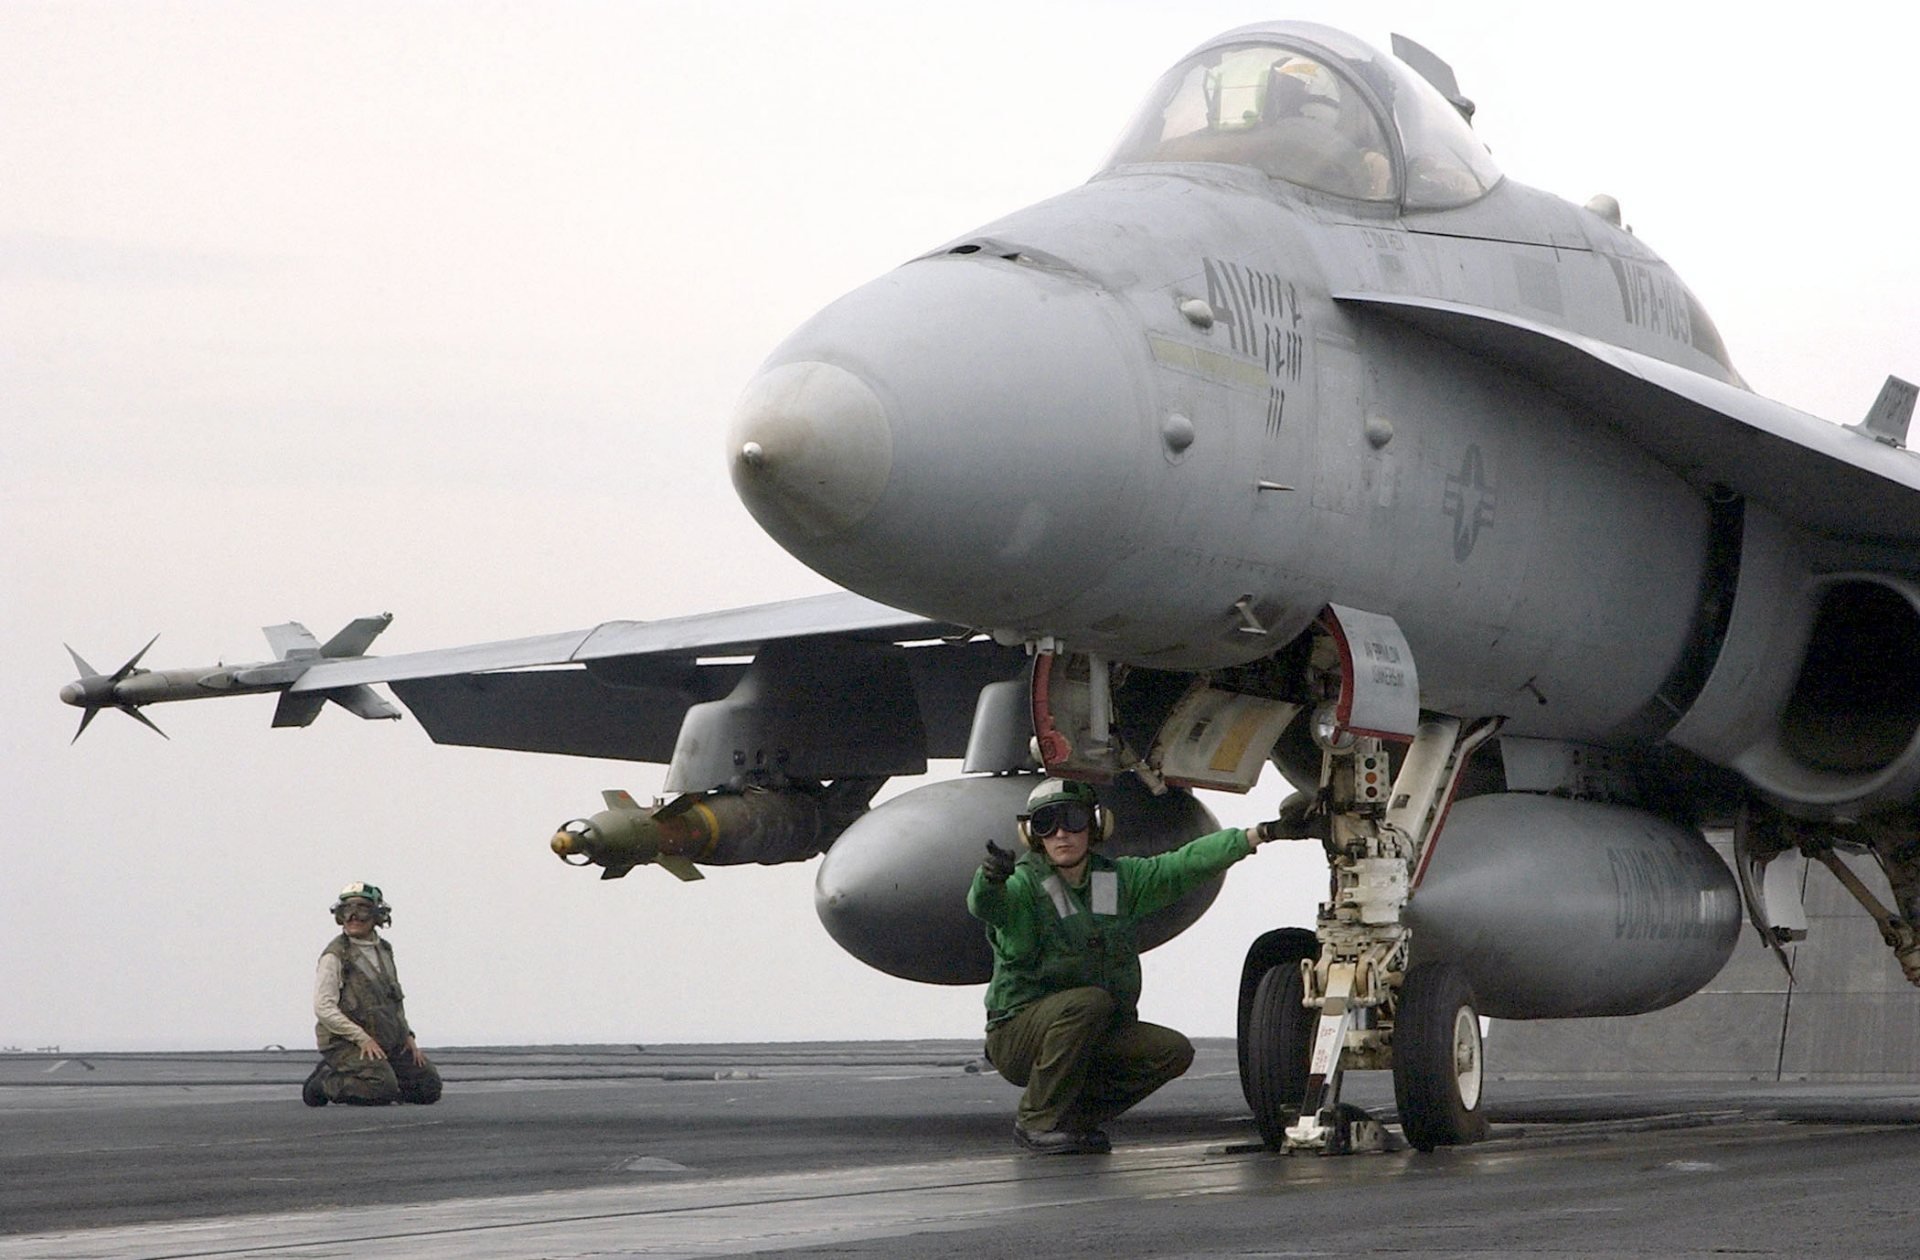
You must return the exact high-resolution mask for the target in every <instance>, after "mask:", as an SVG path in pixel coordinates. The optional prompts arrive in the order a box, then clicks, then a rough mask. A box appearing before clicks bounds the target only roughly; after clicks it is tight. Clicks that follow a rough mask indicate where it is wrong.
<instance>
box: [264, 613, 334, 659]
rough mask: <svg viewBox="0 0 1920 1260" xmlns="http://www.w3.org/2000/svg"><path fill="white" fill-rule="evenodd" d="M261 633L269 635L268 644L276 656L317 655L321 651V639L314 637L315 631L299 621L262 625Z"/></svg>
mask: <svg viewBox="0 0 1920 1260" xmlns="http://www.w3.org/2000/svg"><path fill="white" fill-rule="evenodd" d="M260 633H261V634H264V635H266V636H267V646H268V647H270V648H272V649H273V654H274V656H276V657H278V658H279V659H280V660H283V661H284V660H287V659H288V658H290V657H296V656H317V655H319V652H320V640H318V639H316V638H314V637H313V631H311V630H309V629H307V628H306V627H305V626H303V625H301V624H300V623H299V622H297V621H289V622H287V623H286V624H284V625H278V626H262V627H260Z"/></svg>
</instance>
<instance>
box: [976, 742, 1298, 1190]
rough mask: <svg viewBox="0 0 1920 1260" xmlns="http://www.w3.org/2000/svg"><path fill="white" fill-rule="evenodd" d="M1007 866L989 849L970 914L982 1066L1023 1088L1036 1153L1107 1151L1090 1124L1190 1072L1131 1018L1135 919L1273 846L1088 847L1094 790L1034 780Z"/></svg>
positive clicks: (1233, 842) (1022, 1140) (1026, 1127)
mask: <svg viewBox="0 0 1920 1260" xmlns="http://www.w3.org/2000/svg"><path fill="white" fill-rule="evenodd" d="M1018 823H1019V830H1020V834H1021V836H1022V838H1024V839H1025V840H1026V842H1027V849H1028V852H1027V853H1025V854H1024V855H1022V856H1021V857H1020V858H1019V860H1018V861H1015V860H1014V855H1013V854H1012V853H1010V852H1008V851H1007V850H1005V849H1002V848H1000V847H998V846H997V845H995V844H994V843H993V842H992V841H988V842H987V858H986V860H985V861H984V862H982V863H981V864H980V869H979V870H978V871H977V872H976V873H975V874H974V877H973V887H972V888H971V889H969V890H968V892H967V909H968V910H969V911H970V912H972V914H973V916H974V917H975V918H976V919H979V920H981V921H982V922H983V923H985V924H986V925H987V940H988V941H989V943H991V945H992V946H993V980H992V982H991V983H990V984H988V986H987V1058H988V1059H989V1060H991V1061H992V1063H993V1066H994V1067H995V1068H996V1069H998V1070H999V1072H1000V1075H1002V1076H1004V1077H1006V1078H1007V1080H1009V1081H1011V1082H1012V1083H1013V1084H1015V1085H1020V1086H1024V1087H1025V1090H1026V1092H1025V1093H1023V1094H1021V1095H1020V1107H1019V1110H1018V1112H1017V1113H1016V1115H1015V1119H1014V1126H1013V1136H1014V1140H1015V1141H1016V1142H1017V1143H1018V1144H1019V1145H1020V1146H1021V1147H1023V1148H1024V1149H1026V1150H1029V1151H1033V1152H1035V1153H1038V1154H1075V1153H1099V1152H1104V1151H1107V1150H1110V1149H1111V1145H1112V1144H1111V1143H1110V1142H1109V1141H1108V1139H1107V1135H1106V1134H1105V1133H1103V1132H1102V1131H1101V1128H1100V1126H1101V1125H1102V1124H1104V1123H1106V1122H1107V1121H1108V1120H1111V1119H1113V1118H1114V1117H1115V1116H1117V1115H1119V1114H1120V1113H1121V1112H1123V1111H1125V1110H1126V1109H1127V1108H1129V1107H1131V1106H1133V1105H1134V1104H1135V1103H1137V1102H1139V1101H1140V1100H1141V1099H1143V1098H1145V1097H1146V1096H1147V1095H1148V1094H1151V1093H1152V1092H1153V1091H1154V1090H1156V1089H1159V1088H1160V1087H1161V1086H1162V1085H1164V1084H1166V1083H1167V1082H1168V1081H1170V1080H1172V1079H1174V1078H1175V1077H1176V1076H1179V1075H1180V1074H1181V1073H1182V1072H1185V1071H1186V1070H1187V1067H1188V1065H1189V1064H1191V1063H1192V1062H1193V1043H1192V1042H1190V1041H1188V1040H1187V1039H1186V1037H1184V1036H1182V1035H1181V1034H1180V1033H1178V1032H1176V1031H1174V1030H1173V1029H1171V1028H1162V1027H1160V1026H1159V1025H1158V1024H1149V1023H1146V1022H1144V1021H1142V1020H1141V1019H1140V1017H1139V1012H1138V1010H1137V1006H1138V1003H1139V1000H1140V947H1139V944H1138V942H1137V941H1136V939H1135V926H1136V924H1137V923H1138V922H1139V920H1140V919H1141V918H1143V917H1144V916H1146V915H1149V914H1151V913H1153V912H1154V911H1155V910H1158V909H1160V908H1162V907H1163V906H1168V905H1171V904H1172V903H1173V902H1175V901H1178V900H1179V899H1180V898H1181V896H1183V895H1184V894H1186V893H1187V892H1189V891H1191V890H1192V889H1193V888H1195V887H1196V886H1198V885H1200V884H1202V883H1204V882H1205V881H1206V880H1208V879H1211V878H1213V877H1214V876H1215V875H1218V874H1220V873H1221V872H1222V871H1224V870H1226V869H1227V868H1228V867H1229V866H1232V865H1233V864H1234V863H1235V862H1238V861H1239V860H1240V859H1241V858H1243V857H1246V856H1247V855H1248V854H1249V853H1252V852H1253V849H1254V846H1256V845H1258V844H1261V843H1263V842H1264V841H1266V840H1268V839H1272V838H1274V832H1273V829H1272V828H1270V827H1269V825H1268V824H1264V823H1263V824H1261V826H1260V827H1257V828H1255V829H1254V830H1253V831H1243V830H1241V829H1240V828H1238V827H1230V828H1228V829H1226V830H1225V831H1216V832H1213V833H1211V834H1209V835H1204V836H1200V837H1199V838H1197V839H1195V840H1191V841H1188V842H1187V843H1186V844H1185V845H1182V846H1181V847H1180V848H1178V849H1175V850H1173V851H1172V852H1169V853H1162V854H1158V855H1156V856H1154V857H1145V858H1141V857H1121V858H1108V857H1106V856H1105V855H1103V854H1099V853H1095V852H1094V851H1093V845H1094V844H1096V843H1098V842H1099V841H1100V840H1103V839H1105V838H1106V837H1107V835H1108V833H1109V832H1110V831H1111V830H1112V826H1113V823H1112V815H1111V814H1110V813H1109V812H1108V811H1107V810H1106V809H1105V808H1103V807H1102V806H1100V805H1099V804H1097V803H1096V801H1095V798H1094V792H1093V789H1092V788H1091V787H1089V786H1088V785H1087V784H1084V783H1076V782H1072V781H1068V780H1062V779H1052V778H1050V779H1045V780H1043V781H1042V782H1041V783H1040V785H1039V786H1038V787H1036V788H1034V789H1033V791H1032V792H1031V793H1030V794H1029V795H1028V797H1027V810H1026V812H1025V813H1024V814H1021V815H1019V817H1018Z"/></svg>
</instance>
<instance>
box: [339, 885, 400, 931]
mask: <svg viewBox="0 0 1920 1260" xmlns="http://www.w3.org/2000/svg"><path fill="white" fill-rule="evenodd" d="M354 901H364V902H366V903H367V904H368V905H369V906H371V907H372V908H373V921H374V922H375V923H376V924H382V923H391V922H392V921H393V907H391V906H389V905H388V904H387V899H386V897H385V896H383V895H382V894H381V892H380V886H379V885H378V884H367V883H355V884H348V885H347V886H346V887H345V888H342V889H341V890H340V895H339V896H338V897H335V898H334V899H333V907H332V914H333V921H334V922H335V923H345V922H346V921H347V905H348V903H349V902H354Z"/></svg>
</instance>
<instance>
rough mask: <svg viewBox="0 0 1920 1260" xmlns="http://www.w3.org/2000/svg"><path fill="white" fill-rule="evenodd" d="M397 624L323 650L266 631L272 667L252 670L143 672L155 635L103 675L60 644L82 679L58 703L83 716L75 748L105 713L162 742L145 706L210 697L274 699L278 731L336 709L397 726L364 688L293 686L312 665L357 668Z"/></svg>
mask: <svg viewBox="0 0 1920 1260" xmlns="http://www.w3.org/2000/svg"><path fill="white" fill-rule="evenodd" d="M392 620H393V615H392V614H391V613H382V614H381V615H379V616H378V617H362V618H360V619H358V620H356V621H353V622H350V623H348V625H347V626H346V627H345V628H344V629H342V630H341V631H340V632H339V633H338V634H336V635H334V636H333V638H331V639H329V640H328V641H327V642H326V643H325V644H321V643H320V642H319V641H318V640H316V639H315V638H314V637H313V636H312V635H311V634H310V633H308V631H307V629H306V627H304V626H302V625H300V624H299V623H298V622H288V623H287V624H285V625H282V626H268V627H267V628H266V634H267V641H268V642H269V643H270V644H271V645H272V646H273V648H274V652H275V659H274V660H271V661H259V662H255V663H253V664H247V665H211V666H205V667H202V668H199V669H168V670H152V669H141V668H140V660H141V658H142V657H144V656H145V655H146V654H147V649H148V648H151V647H152V646H153V645H154V643H155V642H157V641H158V640H159V638H160V636H159V635H157V634H156V635H154V636H153V638H151V639H148V640H147V643H146V647H143V648H141V649H140V650H139V651H138V652H135V653H134V654H133V655H132V656H131V657H129V658H128V660H127V662H126V664H124V665H122V666H121V667H120V668H119V669H116V670H114V671H113V672H112V673H111V674H103V673H101V672H100V671H99V670H96V669H95V668H94V667H93V666H92V665H90V664H88V663H87V659H86V658H85V657H83V656H81V655H80V653H78V652H76V651H74V650H73V645H72V644H63V645H62V646H64V647H65V648H66V649H67V655H68V656H70V657H71V658H73V664H74V668H75V669H77V670H79V671H80V677H78V678H76V679H75V680H73V681H72V682H70V683H67V684H66V685H64V686H62V687H61V688H60V701H61V703H62V704H67V705H71V706H73V707H74V708H77V709H79V710H80V711H81V712H80V728H79V729H78V730H76V731H75V732H74V735H73V740H72V741H71V742H74V743H78V742H79V739H80V736H81V735H83V734H85V733H86V729H87V727H88V726H89V725H91V724H92V722H93V719H94V717H95V715H97V714H98V713H99V712H100V710H102V709H108V708H111V709H118V710H119V711H120V712H122V713H124V714H126V715H127V716H128V717H130V718H132V719H133V720H134V721H136V722H139V723H140V724H141V725H142V726H145V727H146V728H147V729H148V730H150V731H153V732H154V733H155V734H157V735H159V736H160V737H161V738H163V739H164V738H166V734H167V733H166V732H165V731H163V730H161V729H160V728H159V727H158V726H157V725H155V724H154V722H153V720H152V719H151V718H149V717H147V715H146V714H144V713H142V712H141V711H140V710H141V708H142V706H145V705H149V704H159V703H162V702H165V701H172V700H201V699H205V698H207V697H209V696H233V695H259V694H265V693H274V692H277V693H279V694H280V703H279V705H278V706H276V708H275V709H274V718H273V724H274V725H275V726H305V725H306V724H307V723H309V722H311V721H313V719H314V717H315V715H317V714H318V713H319V711H320V710H321V708H323V707H325V705H326V703H327V702H328V701H331V702H333V703H335V704H337V705H339V706H340V707H341V708H343V709H346V710H347V711H348V712H350V713H352V714H354V715H356V716H358V717H362V718H384V719H398V718H399V717H400V716H401V714H400V711H399V710H398V709H396V708H395V707H393V705H391V704H389V703H388V702H387V701H386V700H384V699H383V698H381V697H380V696H379V695H378V694H377V693H376V692H375V691H374V690H373V689H372V688H371V687H369V686H367V685H365V684H352V685H347V686H341V687H331V688H325V689H316V690H307V691H301V692H295V691H293V690H292V688H293V686H294V684H295V683H297V682H299V681H300V679H301V678H302V677H303V676H304V675H305V674H306V673H307V671H308V670H309V669H311V668H312V667H313V666H314V665H316V664H320V663H322V662H323V661H336V660H352V659H358V657H360V656H362V655H364V654H365V651H366V648H367V647H369V646H370V645H371V644H372V642H373V640H374V639H375V638H376V637H377V636H378V635H379V633H380V632H381V631H382V630H384V629H386V628H387V625H388V623H389V622H391V621H392Z"/></svg>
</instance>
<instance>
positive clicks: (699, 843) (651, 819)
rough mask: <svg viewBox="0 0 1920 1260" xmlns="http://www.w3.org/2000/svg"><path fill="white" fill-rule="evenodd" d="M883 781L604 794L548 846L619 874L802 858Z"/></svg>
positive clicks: (694, 875)
mask: <svg viewBox="0 0 1920 1260" xmlns="http://www.w3.org/2000/svg"><path fill="white" fill-rule="evenodd" d="M879 786H880V781H879V780H841V781H840V782H837V783H833V784H830V785H827V786H825V787H822V788H819V789H816V790H807V789H801V788H787V789H778V790H776V789H766V790H752V791H746V792H708V793H693V792H689V793H686V794H684V795H682V796H679V797H677V798H675V799H674V800H672V801H669V802H665V803H661V802H658V801H656V802H655V803H654V804H652V805H650V806H649V805H642V804H640V803H639V802H638V801H636V800H634V799H633V797H632V796H631V795H630V794H628V793H627V792H625V791H621V790H619V789H609V790H608V791H606V792H603V793H601V799H602V800H604V801H605V802H606V808H605V809H603V810H601V811H599V812H598V813H596V814H594V815H593V816H591V817H589V818H575V819H572V820H570V821H568V822H566V823H564V824H562V825H561V827H560V829H559V830H558V831H556V832H554V834H553V839H552V840H551V841H550V842H549V846H550V847H551V848H552V849H553V851H554V853H556V854H558V855H559V857H560V860H561V861H563V862H566V863H567V864H568V865H570V866H589V865H590V866H598V867H601V868H602V870H601V874H600V878H602V879H619V878H621V877H622V876H624V875H625V874H626V873H627V872H628V871H631V870H632V869H633V868H634V867H636V866H644V865H649V864H650V865H654V866H658V867H661V868H662V869H664V870H666V871H668V872H670V873H671V874H673V875H675V876H676V877H678V878H680V879H683V880H695V879H700V878H702V876H701V874H700V870H699V867H700V865H708V866H739V865H744V864H747V863H758V864H760V865H764V866H772V865H777V864H779V863H782V862H804V861H806V860H807V859H808V858H811V857H814V856H817V855H818V854H820V853H821V852H823V851H824V850H825V848H826V847H827V846H828V845H829V844H831V843H832V842H833V840H834V838H835V837H837V836H838V835H839V834H840V833H841V832H842V831H843V830H845V829H846V827H847V825H848V824H849V823H851V822H852V821H853V819H855V818H857V817H858V816H859V815H860V814H861V813H862V812H864V811H865V809H866V806H867V802H868V801H870V800H871V799H872V798H873V793H874V792H875V791H876V790H877V789H878V788H879Z"/></svg>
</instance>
